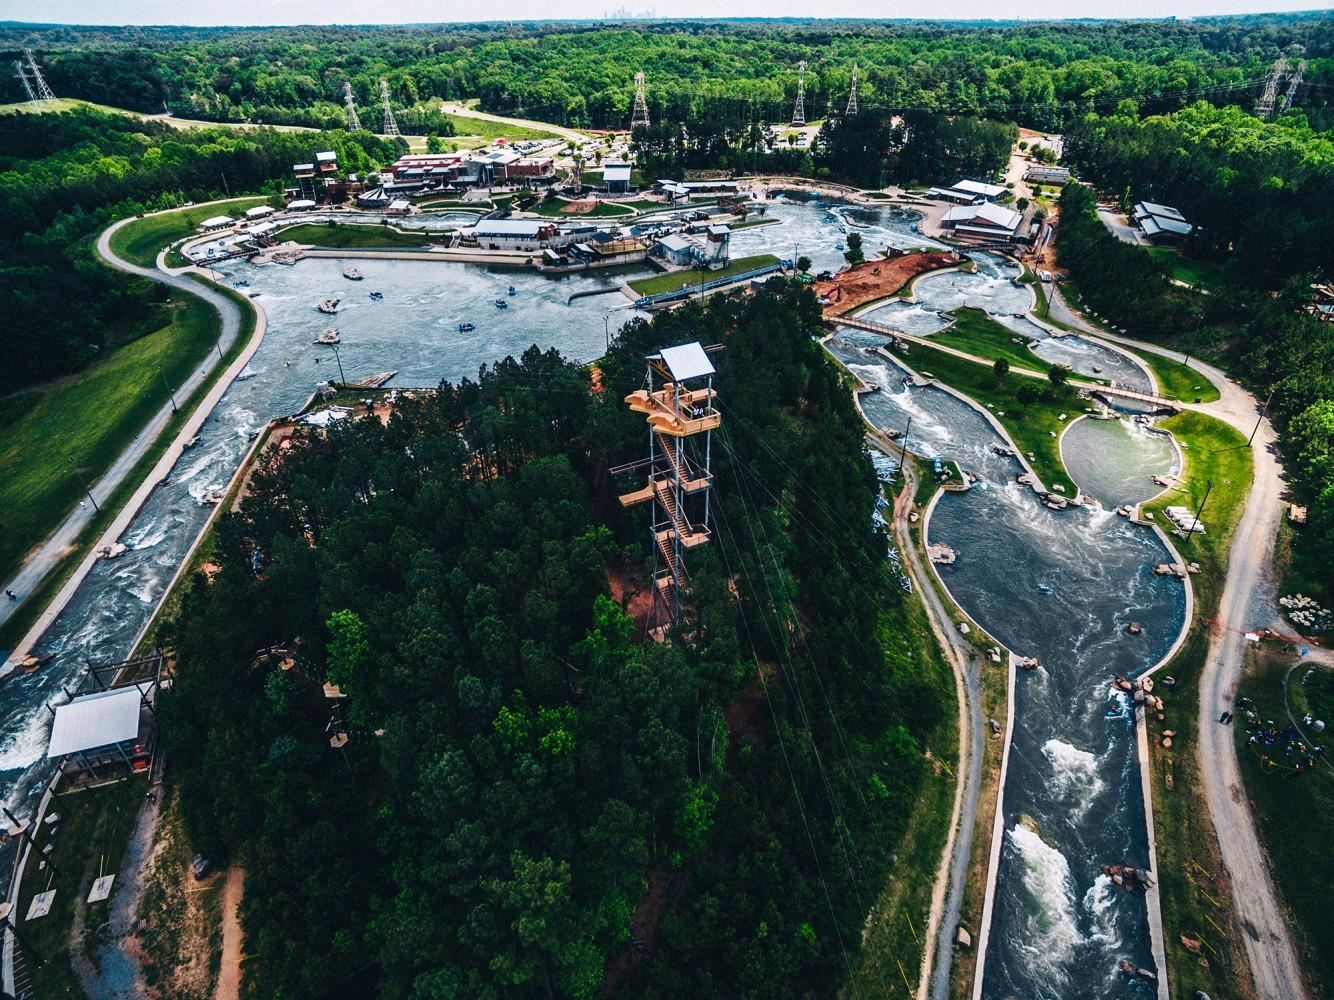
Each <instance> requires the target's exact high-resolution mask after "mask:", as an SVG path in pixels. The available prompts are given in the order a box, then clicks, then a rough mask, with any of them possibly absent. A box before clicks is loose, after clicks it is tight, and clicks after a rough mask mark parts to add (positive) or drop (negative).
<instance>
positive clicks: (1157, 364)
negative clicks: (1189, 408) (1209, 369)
mask: <svg viewBox="0 0 1334 1000" xmlns="http://www.w3.org/2000/svg"><path fill="white" fill-rule="evenodd" d="M1125 350H1127V351H1129V352H1130V353H1131V354H1133V355H1135V357H1137V358H1139V359H1140V360H1141V361H1143V362H1144V363H1145V364H1146V365H1148V366H1149V368H1150V369H1151V370H1152V371H1153V377H1154V378H1155V379H1157V380H1158V391H1159V392H1160V393H1162V394H1163V395H1164V396H1166V397H1167V398H1168V399H1179V400H1181V401H1182V402H1183V403H1212V402H1213V401H1214V400H1216V399H1217V398H1218V387H1217V386H1216V385H1214V384H1213V383H1212V382H1211V381H1209V379H1208V378H1206V377H1205V376H1204V375H1203V374H1201V373H1200V372H1198V371H1196V370H1195V369H1194V368H1191V367H1189V366H1187V365H1184V364H1182V363H1181V362H1180V361H1174V360H1172V359H1171V358H1168V357H1164V356H1163V355H1161V354H1154V353H1153V352H1152V351H1137V350H1135V349H1134V348H1133V347H1126V348H1125Z"/></svg>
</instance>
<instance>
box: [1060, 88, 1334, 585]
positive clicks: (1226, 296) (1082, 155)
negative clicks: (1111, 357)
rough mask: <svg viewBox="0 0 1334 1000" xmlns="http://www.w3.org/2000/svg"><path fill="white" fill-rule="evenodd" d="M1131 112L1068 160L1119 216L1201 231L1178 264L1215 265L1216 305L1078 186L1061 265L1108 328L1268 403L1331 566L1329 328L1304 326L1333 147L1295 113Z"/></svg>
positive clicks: (1330, 271) (1090, 134) (1322, 257)
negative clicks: (1228, 379)
mask: <svg viewBox="0 0 1334 1000" xmlns="http://www.w3.org/2000/svg"><path fill="white" fill-rule="evenodd" d="M1134 112H1135V109H1133V108H1122V109H1120V110H1119V111H1118V112H1117V113H1116V114H1114V115H1110V116H1107V117H1099V116H1090V117H1089V118H1086V119H1085V120H1083V121H1081V122H1080V123H1078V124H1077V125H1076V126H1075V127H1073V128H1072V129H1071V130H1070V132H1069V133H1068V135H1067V147H1066V156H1067V159H1069V160H1070V161H1071V162H1073V163H1074V164H1075V165H1076V166H1078V167H1079V168H1080V170H1081V171H1082V172H1083V173H1084V174H1085V175H1086V176H1087V177H1089V178H1090V179H1091V180H1093V181H1094V182H1095V183H1097V184H1098V185H1099V187H1101V188H1102V189H1103V190H1105V191H1108V192H1111V193H1112V194H1114V195H1116V196H1119V197H1121V199H1122V200H1123V202H1125V203H1129V202H1131V201H1138V200H1141V199H1149V200H1154V201H1159V202H1165V203H1167V204H1171V205H1175V206H1177V207H1179V208H1180V209H1181V210H1182V211H1183V212H1184V213H1185V215H1186V217H1187V218H1188V219H1190V220H1191V221H1192V222H1193V223H1194V224H1195V225H1196V226H1197V227H1198V228H1197V230H1196V231H1195V232H1194V233H1192V235H1191V236H1190V237H1189V238H1188V239H1187V240H1186V242H1185V245H1184V247H1183V251H1184V252H1185V253H1187V254H1188V255H1192V256H1195V257H1197V258H1200V259H1203V260H1207V261H1214V262H1216V263H1218V264H1219V265H1221V266H1222V269H1223V270H1222V273H1223V276H1224V280H1223V281H1222V282H1221V283H1220V285H1219V287H1218V288H1216V289H1215V290H1214V292H1213V294H1209V295H1203V294H1200V293H1198V292H1196V291H1192V290H1188V289H1185V288H1182V287H1181V286H1180V285H1177V284H1174V283H1173V282H1172V281H1171V276H1170V274H1169V272H1168V270H1167V268H1166V267H1165V266H1164V265H1163V264H1162V263H1161V262H1160V261H1156V260H1155V259H1153V258H1151V257H1150V256H1149V255H1148V254H1146V253H1145V252H1144V251H1143V250H1142V249H1141V248H1139V247H1134V246H1130V245H1128V244H1125V243H1122V242H1120V241H1119V240H1117V239H1116V238H1115V237H1113V236H1112V235H1111V234H1110V233H1109V232H1108V231H1107V229H1106V228H1105V227H1104V226H1103V225H1102V223H1101V222H1100V221H1099V220H1098V218H1097V216H1096V214H1095V211H1094V204H1095V196H1094V194H1093V192H1092V191H1090V190H1089V189H1088V188H1086V187H1083V186H1080V185H1073V184H1072V185H1069V186H1068V187H1066V188H1065V190H1064V192H1063V193H1062V196H1061V227H1060V238H1059V241H1058V243H1059V247H1060V256H1061V262H1062V263H1063V264H1065V265H1067V266H1068V267H1070V269H1071V271H1072V273H1073V275H1074V276H1075V278H1076V279H1077V281H1078V283H1079V289H1080V292H1081V294H1082V295H1083V297H1084V300H1085V301H1086V302H1087V303H1088V304H1089V305H1090V306H1092V307H1093V308H1094V309H1096V310H1097V311H1098V312H1099V313H1100V314H1102V315H1104V316H1106V317H1108V318H1109V319H1110V320H1111V321H1112V322H1113V323H1114V324H1116V325H1118V326H1121V327H1124V328H1125V329H1127V330H1130V331H1132V332H1134V333H1135V334H1137V335H1140V336H1144V337H1147V338H1149V339H1152V340H1159V341H1163V342H1167V343H1172V344H1175V345H1176V346H1178V347H1180V348H1182V349H1183V350H1187V351H1191V352H1194V353H1195V354H1196V355H1197V356H1198V355H1204V356H1208V357H1213V358H1217V359H1218V360H1221V361H1222V362H1223V363H1224V364H1225V365H1226V367H1227V368H1228V369H1229V370H1230V371H1231V372H1233V373H1234V374H1235V375H1236V376H1237V377H1238V378H1240V379H1241V380H1242V381H1243V382H1244V383H1246V384H1247V385H1248V386H1249V387H1250V388H1251V389H1252V390H1253V391H1254V392H1255V393H1256V395H1257V396H1259V397H1260V398H1262V399H1263V398H1266V397H1268V396H1269V395H1270V393H1271V392H1272V400H1271V404H1270V413H1271V415H1272V416H1273V418H1274V420H1275V423H1276V424H1277V426H1278V428H1279V430H1280V431H1281V432H1282V442H1283V447H1284V450H1285V453H1286V457H1287V459H1288V463H1287V465H1288V471H1289V473H1290V474H1291V477H1292V484H1293V493H1294V496H1295V497H1296V498H1297V499H1298V500H1300V501H1302V502H1304V503H1306V504H1308V505H1309V508H1310V526H1309V527H1308V529H1307V533H1306V536H1305V537H1304V538H1302V539H1301V543H1302V549H1303V551H1305V552H1307V553H1311V554H1316V553H1328V552H1330V551H1334V324H1331V323H1326V322H1321V321H1320V320H1319V319H1317V318H1316V317H1315V316H1313V315H1312V314H1311V313H1310V312H1309V306H1310V303H1311V285H1312V282H1313V281H1316V280H1322V281H1325V282H1328V281H1329V280H1330V278H1331V275H1334V211H1331V209H1330V206H1331V205H1334V137H1331V135H1330V133H1328V132H1325V133H1318V132H1315V131H1313V130H1312V129H1311V128H1310V126H1309V125H1308V123H1307V120H1306V116H1305V115H1304V114H1302V113H1301V112H1299V111H1298V112H1290V113H1289V114H1287V115H1285V116H1284V117H1283V118H1281V119H1280V120H1279V121H1276V122H1262V121H1259V120H1258V119H1256V118H1254V117H1253V116H1251V115H1249V114H1247V113H1246V112H1244V111H1241V110H1240V109H1238V108H1225V109H1216V108H1211V107H1208V106H1204V105H1200V106H1196V107H1192V108H1187V109H1185V110H1183V111H1181V112H1178V113H1176V114H1174V115H1171V116H1150V117H1147V118H1142V119H1141V118H1138V117H1137V116H1136V115H1135V113H1134ZM1310 577H1311V582H1313V583H1315V584H1316V585H1318V586H1322V587H1324V588H1327V589H1334V565H1332V564H1331V563H1330V562H1329V560H1328V559H1325V558H1323V557H1320V558H1316V559H1314V560H1312V561H1311V567H1310Z"/></svg>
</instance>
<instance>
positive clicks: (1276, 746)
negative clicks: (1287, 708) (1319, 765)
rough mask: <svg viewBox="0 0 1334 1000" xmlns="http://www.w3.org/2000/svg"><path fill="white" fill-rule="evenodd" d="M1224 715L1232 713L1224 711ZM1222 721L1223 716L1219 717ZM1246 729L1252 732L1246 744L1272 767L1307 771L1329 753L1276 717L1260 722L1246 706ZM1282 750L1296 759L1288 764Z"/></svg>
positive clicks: (1244, 701)
mask: <svg viewBox="0 0 1334 1000" xmlns="http://www.w3.org/2000/svg"><path fill="white" fill-rule="evenodd" d="M1237 704H1238V705H1250V699H1248V698H1238V699H1237ZM1223 714H1224V715H1228V714H1230V713H1227V712H1224V713H1223ZM1219 721H1220V722H1222V721H1223V720H1222V719H1219ZM1246 729H1247V732H1248V733H1249V734H1250V735H1248V736H1247V737H1246V745H1247V746H1249V747H1254V748H1255V750H1256V752H1257V753H1259V754H1260V758H1261V760H1263V761H1264V762H1265V763H1266V764H1268V765H1269V766H1270V767H1279V766H1280V765H1286V766H1289V767H1291V769H1292V773H1293V774H1304V773H1305V772H1306V771H1309V770H1310V769H1311V768H1313V767H1314V766H1315V764H1316V760H1317V759H1318V758H1319V757H1321V756H1323V755H1324V753H1325V748H1324V747H1318V746H1309V745H1308V744H1307V742H1306V739H1305V738H1304V737H1303V736H1302V734H1301V733H1299V732H1298V731H1297V727H1296V726H1293V725H1289V726H1285V727H1284V728H1283V729H1279V728H1278V726H1277V725H1276V724H1275V723H1274V720H1273V719H1265V720H1264V721H1263V722H1261V721H1260V718H1259V716H1257V715H1256V714H1255V712H1253V711H1251V709H1249V708H1247V709H1246ZM1279 750H1281V751H1282V756H1283V757H1285V758H1294V757H1295V758H1296V760H1295V761H1292V762H1291V763H1288V762H1286V761H1282V760H1279V759H1275V758H1277V757H1278V756H1279V754H1278V751H1279Z"/></svg>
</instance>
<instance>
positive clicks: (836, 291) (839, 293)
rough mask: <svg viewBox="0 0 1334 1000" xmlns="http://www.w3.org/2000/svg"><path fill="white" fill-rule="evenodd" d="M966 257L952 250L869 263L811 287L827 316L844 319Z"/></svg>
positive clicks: (952, 265) (841, 272) (911, 254)
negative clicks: (918, 279)
mask: <svg viewBox="0 0 1334 1000" xmlns="http://www.w3.org/2000/svg"><path fill="white" fill-rule="evenodd" d="M962 259H963V258H962V257H960V256H959V254H958V253H956V252H955V251H953V250H950V251H946V252H944V253H909V254H903V255H901V256H898V257H891V258H888V259H884V260H868V261H865V262H864V263H861V264H858V265H856V266H855V267H851V268H849V269H848V270H846V271H840V272H839V273H838V274H836V275H834V276H833V277H832V278H828V279H826V280H823V281H816V282H815V284H814V285H813V286H812V287H813V288H814V290H815V294H816V295H817V296H819V299H820V302H821V304H823V305H824V312H825V315H826V316H845V315H847V314H848V313H850V312H852V311H853V310H854V309H858V308H860V307H861V306H864V305H866V304H867V303H870V302H875V301H878V300H880V299H884V298H888V297H889V296H891V295H894V294H896V293H897V292H899V291H900V290H901V289H902V288H904V287H905V286H906V285H907V284H908V283H909V282H910V281H912V280H913V279H914V278H916V277H918V276H919V275H923V274H926V273H927V272H929V271H939V270H940V269H941V268H945V267H957V266H958V264H959V262H960V261H961V260H962Z"/></svg>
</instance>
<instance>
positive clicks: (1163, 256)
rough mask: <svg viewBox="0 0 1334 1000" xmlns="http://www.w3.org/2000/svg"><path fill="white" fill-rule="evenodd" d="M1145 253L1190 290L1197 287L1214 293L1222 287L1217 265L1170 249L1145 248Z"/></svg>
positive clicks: (1221, 278)
mask: <svg viewBox="0 0 1334 1000" xmlns="http://www.w3.org/2000/svg"><path fill="white" fill-rule="evenodd" d="M1145 252H1146V253H1147V254H1148V255H1149V256H1150V257H1152V258H1153V259H1154V260H1156V261H1157V262H1158V263H1160V264H1163V265H1165V266H1166V267H1167V269H1168V271H1169V272H1170V273H1171V275H1172V277H1174V278H1175V279H1176V280H1177V281H1182V282H1185V283H1186V284H1187V285H1190V286H1191V287H1192V288H1195V287H1199V288H1203V289H1204V290H1205V291H1207V292H1214V291H1217V290H1218V289H1220V288H1222V287H1223V269H1222V268H1221V267H1219V266H1218V265H1217V264H1213V263H1210V262H1209V261H1206V260H1194V259H1192V258H1190V257H1186V256H1184V255H1183V254H1182V253H1181V251H1179V250H1174V249H1172V248H1171V247H1146V248H1145Z"/></svg>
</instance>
